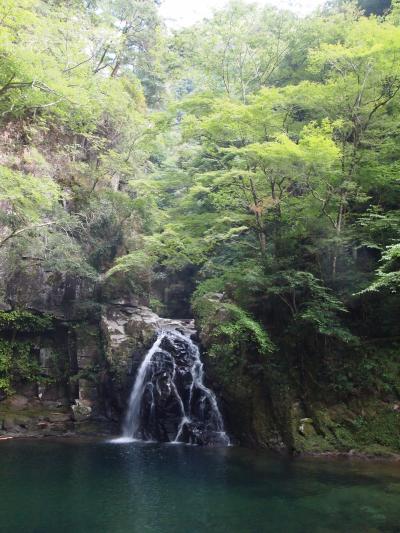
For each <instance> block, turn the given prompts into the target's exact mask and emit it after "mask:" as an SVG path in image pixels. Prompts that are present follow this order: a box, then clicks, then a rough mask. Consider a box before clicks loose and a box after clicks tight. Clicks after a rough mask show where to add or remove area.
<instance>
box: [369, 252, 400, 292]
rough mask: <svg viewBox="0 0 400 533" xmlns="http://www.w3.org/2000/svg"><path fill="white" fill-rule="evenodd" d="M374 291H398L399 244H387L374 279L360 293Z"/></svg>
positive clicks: (399, 272) (399, 285) (399, 278)
mask: <svg viewBox="0 0 400 533" xmlns="http://www.w3.org/2000/svg"><path fill="white" fill-rule="evenodd" d="M375 291H388V292H392V293H398V292H399V291H400V244H393V245H392V246H388V247H387V249H386V250H385V251H384V252H383V254H382V259H381V266H380V267H379V268H378V270H377V271H376V279H375V281H374V282H373V283H372V284H371V285H370V286H369V287H367V288H366V289H365V290H364V291H362V293H366V292H375Z"/></svg>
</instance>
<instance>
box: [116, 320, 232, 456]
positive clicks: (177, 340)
mask: <svg viewBox="0 0 400 533" xmlns="http://www.w3.org/2000/svg"><path fill="white" fill-rule="evenodd" d="M119 440H120V441H129V440H144V441H149V440H150V441H159V442H174V443H179V442H182V443H187V444H201V445H223V446H228V445H229V444H230V442H229V437H228V435H227V434H226V433H225V430H224V423H223V419H222V415H221V412H220V410H219V408H218V403H217V399H216V397H215V394H214V393H213V391H211V390H210V389H208V388H207V387H206V386H205V385H204V371H203V363H202V362H201V359H200V351H199V348H198V346H197V345H196V344H195V343H194V342H193V341H192V339H191V338H190V332H187V331H184V330H181V331H178V330H177V329H169V330H167V329H166V330H161V331H160V332H159V333H158V336H157V339H156V341H155V342H154V344H153V346H152V347H151V348H150V350H149V351H148V352H147V354H146V356H145V357H144V359H143V362H142V363H141V365H140V367H139V369H138V372H137V376H136V380H135V383H134V385H133V389H132V392H131V395H130V398H129V404H128V410H127V413H126V417H125V420H124V424H123V433H122V437H121V439H119Z"/></svg>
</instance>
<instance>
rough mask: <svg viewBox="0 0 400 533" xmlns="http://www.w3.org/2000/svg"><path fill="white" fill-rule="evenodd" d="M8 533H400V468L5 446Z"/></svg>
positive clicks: (92, 446)
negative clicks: (399, 532)
mask: <svg viewBox="0 0 400 533" xmlns="http://www.w3.org/2000/svg"><path fill="white" fill-rule="evenodd" d="M0 530H1V532H2V533H53V532H54V533H56V532H57V533H67V532H75V533H92V532H93V533H100V532H101V533H131V532H132V533H142V532H143V533H145V532H151V533H192V532H193V533H197V532H207V533H208V532H210V533H214V532H215V533H217V532H218V533H225V532H226V533H248V532H254V533H256V532H271V533H275V532H282V533H313V532H316V533H328V532H332V533H333V532H335V533H338V532H343V533H345V532H346V533H347V532H349V531H351V532H352V533H358V532H359V533H368V532H371V533H372V532H374V533H376V532H388V533H389V532H390V533H395V532H398V531H399V530H400V465H399V464H398V463H372V462H361V461H351V460H343V461H342V460H322V459H313V460H311V459H309V460H303V459H301V460H300V459H296V460H289V459H283V458H280V457H276V456H273V455H269V454H265V453H261V452H255V451H251V450H244V449H240V448H201V447H196V446H183V445H180V446H171V445H168V444H164V445H163V444H143V443H125V444H123V443H121V444H120V445H115V444H110V443H106V442H99V441H89V440H88V441H87V440H75V439H69V440H66V439H64V440H63V439H60V440H47V439H46V440H35V441H32V440H9V441H4V442H1V443H0Z"/></svg>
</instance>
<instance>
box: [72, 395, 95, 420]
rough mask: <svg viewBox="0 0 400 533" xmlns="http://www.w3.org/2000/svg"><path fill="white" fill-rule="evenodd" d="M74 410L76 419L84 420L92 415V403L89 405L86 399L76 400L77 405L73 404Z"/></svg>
mask: <svg viewBox="0 0 400 533" xmlns="http://www.w3.org/2000/svg"><path fill="white" fill-rule="evenodd" d="M72 412H73V416H74V420H75V421H77V422H82V421H84V420H87V419H89V418H90V417H91V415H92V408H91V407H90V405H87V403H85V401H84V400H75V405H73V406H72Z"/></svg>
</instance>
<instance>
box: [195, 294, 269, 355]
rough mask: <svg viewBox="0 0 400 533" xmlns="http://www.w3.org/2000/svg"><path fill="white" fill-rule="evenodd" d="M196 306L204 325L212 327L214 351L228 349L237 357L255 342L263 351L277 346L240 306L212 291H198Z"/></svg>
mask: <svg viewBox="0 0 400 533" xmlns="http://www.w3.org/2000/svg"><path fill="white" fill-rule="evenodd" d="M193 307H194V310H195V312H196V313H197V314H198V316H199V317H200V321H201V322H202V323H203V327H204V328H207V329H210V334H211V338H212V342H211V349H210V353H211V354H214V355H217V354H223V353H224V352H225V351H226V352H228V353H231V354H233V355H234V356H236V357H237V356H240V355H244V354H245V353H246V349H251V347H252V346H253V347H254V348H255V350H257V352H258V353H259V354H260V355H267V354H268V353H271V352H272V351H274V349H275V346H274V344H273V343H272V341H271V339H270V338H269V336H268V334H267V332H266V331H265V330H264V329H263V328H262V326H261V325H260V324H259V323H258V322H256V321H255V320H254V319H253V318H252V317H251V316H250V315H249V314H248V313H246V311H244V310H243V309H241V308H240V307H239V306H237V305H235V304H233V303H229V302H220V301H218V300H215V299H213V295H212V294H207V293H206V294H205V295H204V296H201V295H200V294H199V293H198V295H197V296H196V298H195V299H194V302H193Z"/></svg>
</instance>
